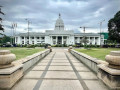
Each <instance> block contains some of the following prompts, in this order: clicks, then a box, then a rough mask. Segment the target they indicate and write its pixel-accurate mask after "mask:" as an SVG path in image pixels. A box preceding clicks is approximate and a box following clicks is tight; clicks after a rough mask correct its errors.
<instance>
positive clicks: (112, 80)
mask: <svg viewBox="0 0 120 90" xmlns="http://www.w3.org/2000/svg"><path fill="white" fill-rule="evenodd" d="M105 59H106V61H107V62H108V63H109V64H103V63H102V64H99V65H98V78H99V79H100V80H102V81H103V82H104V83H105V84H106V85H107V86H108V87H109V88H110V89H115V90H120V51H111V52H110V55H106V57H105Z"/></svg>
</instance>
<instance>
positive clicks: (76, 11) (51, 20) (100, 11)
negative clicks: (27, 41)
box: [0, 0, 120, 35]
mask: <svg viewBox="0 0 120 90" xmlns="http://www.w3.org/2000/svg"><path fill="white" fill-rule="evenodd" d="M0 3H1V4H2V5H3V6H4V7H3V8H2V11H4V12H5V14H6V15H5V16H3V19H4V20H5V22H3V25H6V26H7V27H6V31H5V33H6V34H9V35H10V28H8V26H11V22H17V23H18V27H17V31H18V32H26V30H24V29H25V28H26V27H27V22H26V21H25V18H28V19H29V20H30V21H31V22H32V24H31V25H30V27H31V28H32V31H35V32H38V31H40V32H44V31H45V30H46V29H47V30H49V29H54V24H55V21H56V19H57V18H58V13H61V14H62V19H63V21H64V23H65V27H66V28H67V29H69V30H71V29H72V30H75V31H79V29H78V28H79V27H80V26H87V27H93V29H89V28H88V29H86V32H98V31H99V24H98V23H99V22H100V21H101V20H103V19H105V22H104V23H103V25H102V28H104V31H107V23H108V20H109V19H110V18H112V17H113V16H114V14H115V13H116V12H117V11H119V10H120V5H119V4H120V0H99V1H98V0H1V1H0ZM80 31H81V32H82V29H80Z"/></svg>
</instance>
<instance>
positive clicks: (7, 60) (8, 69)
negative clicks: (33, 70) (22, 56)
mask: <svg viewBox="0 0 120 90" xmlns="http://www.w3.org/2000/svg"><path fill="white" fill-rule="evenodd" d="M15 59H16V56H15V54H12V53H11V52H10V51H9V50H0V90H1V89H10V88H11V87H12V86H13V85H14V84H15V83H16V82H17V81H18V80H19V79H20V78H21V77H22V76H23V65H22V64H18V65H14V64H12V61H14V60H15Z"/></svg>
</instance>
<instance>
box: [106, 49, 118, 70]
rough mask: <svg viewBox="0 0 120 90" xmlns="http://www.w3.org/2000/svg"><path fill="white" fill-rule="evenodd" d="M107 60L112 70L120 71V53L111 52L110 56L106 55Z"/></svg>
mask: <svg viewBox="0 0 120 90" xmlns="http://www.w3.org/2000/svg"><path fill="white" fill-rule="evenodd" d="M105 59H106V61H107V62H108V63H109V65H108V66H109V67H110V68H114V69H120V51H111V52H110V55H106V57H105Z"/></svg>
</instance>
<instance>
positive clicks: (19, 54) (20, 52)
mask: <svg viewBox="0 0 120 90" xmlns="http://www.w3.org/2000/svg"><path fill="white" fill-rule="evenodd" d="M0 50H10V51H11V52H12V53H14V54H15V55H16V60H18V59H21V58H24V57H26V56H29V55H32V54H34V53H37V52H40V51H43V50H44V49H42V48H41V49H34V48H32V49H30V48H18V47H15V48H0Z"/></svg>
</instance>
